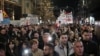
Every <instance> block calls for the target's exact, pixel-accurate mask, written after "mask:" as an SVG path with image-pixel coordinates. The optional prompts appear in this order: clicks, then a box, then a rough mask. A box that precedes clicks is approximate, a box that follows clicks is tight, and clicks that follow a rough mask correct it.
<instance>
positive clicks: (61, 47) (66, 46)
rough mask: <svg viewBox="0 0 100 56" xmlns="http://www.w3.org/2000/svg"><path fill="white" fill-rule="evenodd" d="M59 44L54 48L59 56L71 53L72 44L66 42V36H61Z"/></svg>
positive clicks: (66, 55) (67, 55)
mask: <svg viewBox="0 0 100 56" xmlns="http://www.w3.org/2000/svg"><path fill="white" fill-rule="evenodd" d="M59 42H60V43H59V44H58V45H57V46H55V51H56V52H57V53H59V56H69V55H71V54H72V53H73V48H72V44H71V43H70V42H69V41H68V36H67V34H61V36H60V40H59Z"/></svg>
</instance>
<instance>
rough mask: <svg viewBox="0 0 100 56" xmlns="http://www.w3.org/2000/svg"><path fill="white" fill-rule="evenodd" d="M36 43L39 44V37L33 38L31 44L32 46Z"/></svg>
mask: <svg viewBox="0 0 100 56" xmlns="http://www.w3.org/2000/svg"><path fill="white" fill-rule="evenodd" d="M34 43H36V44H39V41H38V40H37V39H32V40H31V41H30V45H31V46H32V45H33V44H34Z"/></svg>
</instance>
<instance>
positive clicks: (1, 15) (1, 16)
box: [0, 10, 3, 22]
mask: <svg viewBox="0 0 100 56" xmlns="http://www.w3.org/2000/svg"><path fill="white" fill-rule="evenodd" d="M1 21H3V12H2V10H0V22H1Z"/></svg>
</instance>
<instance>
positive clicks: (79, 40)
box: [73, 39, 83, 46]
mask: <svg viewBox="0 0 100 56" xmlns="http://www.w3.org/2000/svg"><path fill="white" fill-rule="evenodd" d="M77 42H81V43H83V42H82V41H81V40H79V39H77V40H75V41H74V42H73V46H74V45H75V44H76V43H77Z"/></svg>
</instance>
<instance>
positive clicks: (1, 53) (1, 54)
mask: <svg viewBox="0 0 100 56" xmlns="http://www.w3.org/2000/svg"><path fill="white" fill-rule="evenodd" d="M5 53H6V51H5V45H4V44H2V43H0V56H6V54H5Z"/></svg>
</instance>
